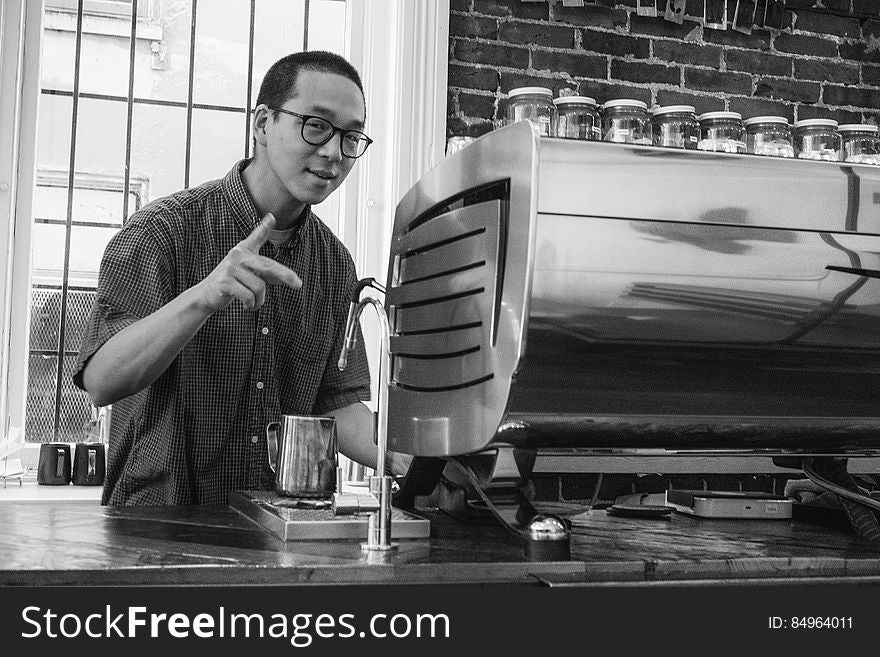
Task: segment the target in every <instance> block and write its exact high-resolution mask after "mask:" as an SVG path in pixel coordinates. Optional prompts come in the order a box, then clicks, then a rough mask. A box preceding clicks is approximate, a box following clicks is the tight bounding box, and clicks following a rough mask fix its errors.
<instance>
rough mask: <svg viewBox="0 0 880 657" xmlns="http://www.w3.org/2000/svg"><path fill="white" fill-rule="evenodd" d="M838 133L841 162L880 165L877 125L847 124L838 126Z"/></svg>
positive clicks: (879, 143) (879, 139) (879, 142)
mask: <svg viewBox="0 0 880 657" xmlns="http://www.w3.org/2000/svg"><path fill="white" fill-rule="evenodd" d="M837 131H838V132H839V133H840V161H841V162H856V163H860V164H880V134H878V129H877V126H876V125H871V124H867V123H845V124H843V125H840V126H838V127H837Z"/></svg>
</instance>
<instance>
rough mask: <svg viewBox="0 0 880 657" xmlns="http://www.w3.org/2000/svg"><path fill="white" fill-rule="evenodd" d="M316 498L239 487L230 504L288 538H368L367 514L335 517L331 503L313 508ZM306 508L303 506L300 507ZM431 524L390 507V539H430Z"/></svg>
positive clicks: (315, 539) (246, 515) (309, 539)
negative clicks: (302, 498)
mask: <svg viewBox="0 0 880 657" xmlns="http://www.w3.org/2000/svg"><path fill="white" fill-rule="evenodd" d="M314 504H315V502H314V501H313V500H302V501H301V502H299V503H298V501H297V500H294V499H292V498H289V497H282V496H281V495H278V494H277V493H276V492H274V491H270V490H237V491H233V492H232V494H231V495H230V497H229V506H230V507H232V508H233V509H235V510H236V511H238V512H239V513H241V514H242V515H244V516H245V517H247V518H249V519H250V520H253V521H254V522H255V523H257V524H258V525H260V526H261V527H263V528H264V529H266V530H268V531H270V532H272V533H273V534H275V535H276V536H277V537H278V538H281V539H283V540H285V541H296V540H300V541H302V540H305V541H317V540H326V539H340V538H342V539H346V538H350V539H360V540H366V539H367V519H368V518H369V514H368V513H360V514H354V515H347V516H334V515H333V511H332V510H331V509H330V507H329V506H327V507H326V508H311V507H312V506H313V505H314ZM301 507H303V508H301ZM430 535H431V523H430V522H429V521H428V520H426V519H425V518H421V517H419V516H417V515H415V514H413V513H410V512H409V511H401V510H400V509H395V508H392V509H391V538H392V539H400V538H428V537H429V536H430Z"/></svg>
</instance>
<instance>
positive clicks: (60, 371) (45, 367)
mask: <svg viewBox="0 0 880 657" xmlns="http://www.w3.org/2000/svg"><path fill="white" fill-rule="evenodd" d="M256 1H257V0H251V1H250V21H249V33H248V65H247V97H246V103H247V106H246V107H235V106H225V105H216V104H210V103H195V102H194V101H193V90H194V80H195V57H196V35H197V24H196V17H197V12H198V0H192V5H191V7H192V9H191V25H190V28H191V31H190V47H189V72H188V83H187V84H188V88H187V97H186V101H185V102H183V101H169V100H159V99H150V98H136V97H135V96H134V82H135V61H136V58H135V55H136V45H137V27H138V17H139V8H138V5H139V2H138V0H131V13H130V16H129V19H130V22H131V32H130V41H129V53H128V54H129V62H128V63H129V66H128V94H127V96H121V95H113V94H100V93H93V92H80V75H81V67H82V47H83V43H82V42H83V19H84V14H85V4H86V1H85V0H76V35H75V47H74V53H75V55H74V62H73V67H74V71H73V90H72V91H66V90H62V89H52V88H41V89H40V93H41V94H42V95H46V96H63V97H69V98H71V101H72V102H71V133H70V151H69V158H68V171H67V208H66V216H65V219H64V220H61V219H55V218H46V217H39V218H34V222H35V223H41V224H53V225H64V226H65V237H64V256H63V268H62V271H61V283H60V285H51V284H50V285H46V284H34V285H33V286H32V292H31V308H32V309H36V308H41V312H42V313H43V314H42V315H41V316H40V317H32V320H31V336H32V343H31V346H30V347H29V360H30V365H29V368H28V369H29V383H28V402H27V427H28V430H27V431H26V434H27V437H28V440H29V441H30V442H48V441H51V440H69V441H76V440H78V439H79V438H80V437H81V436H82V435H83V432H82V429H83V427H84V425H85V422H86V420H87V419H88V418H89V417H90V402H89V399H88V396H87V395H86V394H85V393H84V392H82V391H80V390H78V389H76V388H75V387H74V386H73V385H72V382H71V381H70V373H71V368H72V365H73V362H74V360H75V356H76V353H77V350H78V344H79V338H80V337H81V334H82V325H83V324H84V322H85V319H86V317H87V313H88V308H89V306H90V303H91V299H92V298H93V297H94V288H89V287H82V286H76V285H71V284H70V281H69V273H70V257H71V253H70V247H71V234H72V230H71V229H72V227H74V226H89V227H99V228H118V225H115V224H108V223H104V222H90V221H74V219H73V211H74V193H75V185H76V173H77V172H76V158H77V124H78V116H79V101H80V99H92V100H104V101H114V102H121V103H126V136H125V164H124V183H123V190H124V193H123V195H122V197H123V198H122V203H123V207H122V220H123V222H124V221H125V220H126V219H127V217H128V214H129V197H130V194H129V190H130V187H131V159H132V128H133V110H134V107H135V105H158V106H169V107H179V108H185V109H186V150H185V163H184V187H189V185H190V165H191V148H192V125H193V110H194V109H198V110H211V111H217V112H231V113H236V114H242V115H243V129H244V148H243V153H244V156H245V157H249V156H250V154H251V138H250V106H251V104H252V102H253V98H252V95H253V94H252V87H253V68H254V32H255V16H256ZM71 4H72V3H71ZM71 8H72V7H71ZM309 10H310V0H304V24H303V49H304V50H305V49H307V48H308V33H309ZM138 205H140V203H138ZM59 292H60V295H58V293H59ZM51 295H56V296H60V299H59V301H60V308H59V309H58V313H57V316H56V315H55V313H54V312H53V313H52V317H49V318H48V319H47V318H46V317H45V305H46V300H47V298H48V297H49V296H51ZM72 297H75V298H72ZM71 304H72V305H71ZM71 311H72V312H73V315H75V317H68V313H69V312H71ZM35 314H36V313H35ZM47 321H48V323H47ZM40 322H42V324H40ZM71 325H73V326H71ZM56 327H57V328H56ZM53 331H57V339H56V337H55V335H51V334H52V332H53ZM49 338H51V340H50V342H49V343H47V340H49ZM50 345H51V346H50ZM53 371H54V375H52V374H51V373H52V372H53ZM52 379H54V382H53V381H52ZM50 396H51V397H54V399H51V400H50V399H49V397H50ZM50 409H51V412H50ZM78 418H81V421H79V419H78Z"/></svg>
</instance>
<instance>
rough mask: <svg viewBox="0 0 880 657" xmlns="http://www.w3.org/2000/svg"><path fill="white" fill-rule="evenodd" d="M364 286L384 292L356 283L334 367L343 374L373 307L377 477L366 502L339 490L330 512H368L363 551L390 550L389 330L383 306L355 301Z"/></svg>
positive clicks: (372, 299)
mask: <svg viewBox="0 0 880 657" xmlns="http://www.w3.org/2000/svg"><path fill="white" fill-rule="evenodd" d="M365 287H373V288H375V289H377V290H379V291H380V292H384V291H385V288H384V287H382V286H381V285H380V284H379V283H377V282H376V280H375V279H372V278H366V279H363V280H361V281H359V282H358V284H357V286H356V287H355V289H354V290H353V291H352V295H351V305H350V306H349V309H348V320H347V322H346V325H345V340H344V342H343V344H342V351H341V353H340V354H339V362H338V363H337V367H338V368H339V371H340V372H341V371H343V370H344V369H345V368H346V366H347V365H348V354H349V352H350V351H351V350H352V349H353V348H354V346H355V343H356V342H357V331H356V329H357V325H358V321H359V319H360V316H361V313H362V312H363V310H364V308H366V307H367V306H372V307H373V308H374V309H375V310H376V314H377V315H378V317H379V327H380V329H381V333H382V353H381V359H380V364H379V368H380V370H381V372H382V375H383V380H381V381H380V382H379V400H378V401H379V404H378V405H379V421H378V428H377V433H378V440H377V442H378V445H377V450H378V454H377V456H376V475H375V476H373V477H370V495H369V496H368V497H369V499H367V500H359V499H355V500H350V499H349V498H352V497H353V498H361V497H364V496H362V495H357V496H353V495H346V494H344V493H342V491H341V489H340V490H337V492H336V494H335V495H334V496H333V513H334V514H336V515H339V514H343V513H351V512H357V511H366V510H369V511H370V517H369V522H368V530H367V542H366V543H362V544H361V549H363V550H393V549H395V548H397V545H396V544H392V543H391V484H392V481H393V477H391V476H389V475H386V474H385V454H386V452H387V449H388V387H389V386H390V385H391V330H390V328H389V325H388V315H387V314H386V313H385V306H384V305H383V304H382V302H381V301H379V300H378V299H377V298H376V297H372V296H368V297H364V298H363V299H361V300H360V301H358V298H359V296H360V293H361V291H362V290H363V289H364V288H365Z"/></svg>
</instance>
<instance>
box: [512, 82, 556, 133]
mask: <svg viewBox="0 0 880 657" xmlns="http://www.w3.org/2000/svg"><path fill="white" fill-rule="evenodd" d="M507 98H508V103H507V121H506V122H507V123H516V122H517V121H531V122H532V123H533V124H534V125H536V126H537V127H538V131H539V132H540V134H541V135H543V136H545V137H549V136H550V135H551V131H550V128H551V126H552V125H553V121H554V117H555V114H556V106H555V105H554V104H553V92H552V91H551V90H550V89H547V88H546V87H518V88H516V89H511V90H510V91H508V92H507Z"/></svg>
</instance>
